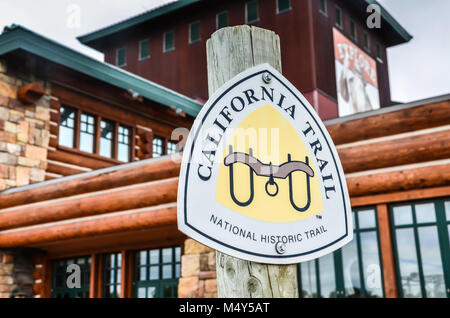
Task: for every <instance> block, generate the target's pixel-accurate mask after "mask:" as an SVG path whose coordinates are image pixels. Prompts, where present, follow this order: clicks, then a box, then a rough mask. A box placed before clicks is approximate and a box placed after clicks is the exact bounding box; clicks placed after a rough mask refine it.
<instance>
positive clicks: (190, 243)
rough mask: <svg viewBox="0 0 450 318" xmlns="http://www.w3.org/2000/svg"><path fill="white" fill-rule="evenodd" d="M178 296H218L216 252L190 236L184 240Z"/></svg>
mask: <svg viewBox="0 0 450 318" xmlns="http://www.w3.org/2000/svg"><path fill="white" fill-rule="evenodd" d="M178 297H180V298H213V297H217V280H216V252H215V250H214V249H212V248H209V247H207V246H204V245H202V244H200V243H198V242H197V241H194V240H193V239H190V238H189V239H187V240H186V241H185V242H184V254H183V256H181V278H180V280H179V283H178Z"/></svg>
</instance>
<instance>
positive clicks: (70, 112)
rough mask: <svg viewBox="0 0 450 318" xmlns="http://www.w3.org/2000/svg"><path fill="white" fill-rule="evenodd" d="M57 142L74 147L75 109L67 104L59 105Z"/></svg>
mask: <svg viewBox="0 0 450 318" xmlns="http://www.w3.org/2000/svg"><path fill="white" fill-rule="evenodd" d="M59 113H60V114H61V119H60V124H59V136H58V143H59V144H60V145H61V146H65V147H70V148H74V147H75V118H76V114H77V111H76V110H75V109H73V108H70V107H67V106H61V108H60V110H59Z"/></svg>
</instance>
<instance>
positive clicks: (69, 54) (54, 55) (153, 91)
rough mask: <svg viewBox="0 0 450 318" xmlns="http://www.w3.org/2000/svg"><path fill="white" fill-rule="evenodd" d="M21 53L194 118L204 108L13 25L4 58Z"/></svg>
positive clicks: (2, 44)
mask: <svg viewBox="0 0 450 318" xmlns="http://www.w3.org/2000/svg"><path fill="white" fill-rule="evenodd" d="M19 49H22V50H24V51H27V52H29V53H31V54H34V55H37V56H40V57H42V58H44V59H46V60H49V61H52V62H54V63H57V64H61V65H63V66H66V67H68V68H70V69H73V70H75V71H78V72H80V73H83V74H86V75H88V76H91V77H93V78H96V79H98V80H100V81H103V82H106V83H108V84H111V85H114V86H117V87H120V88H122V89H124V90H128V89H132V90H133V91H134V92H136V93H138V94H140V95H141V96H143V97H145V98H147V99H149V100H152V101H155V102H157V103H160V104H162V105H165V106H169V107H171V106H175V107H177V108H180V109H182V110H183V111H184V112H185V113H187V114H189V115H191V116H194V117H195V116H197V114H198V112H199V111H200V109H201V108H202V104H201V103H199V102H197V101H195V100H193V99H191V98H189V97H187V96H184V95H182V94H180V93H177V92H175V91H173V90H171V89H168V88H166V87H164V86H161V85H159V84H156V83H154V82H152V81H149V80H147V79H145V78H142V77H140V76H137V75H135V74H133V73H130V72H127V71H125V70H123V69H121V68H118V67H116V66H113V65H110V64H107V63H104V62H101V61H98V60H96V59H94V58H91V57H89V56H87V55H84V54H82V53H80V52H77V51H75V50H73V49H71V48H69V47H67V46H64V45H62V44H60V43H58V42H55V41H53V40H51V39H48V38H46V37H44V36H42V35H39V34H37V33H34V32H33V31H30V30H28V29H26V28H24V27H22V26H20V25H12V26H11V27H9V28H8V31H6V32H3V33H2V34H1V35H0V55H3V54H6V53H9V52H12V51H15V50H19Z"/></svg>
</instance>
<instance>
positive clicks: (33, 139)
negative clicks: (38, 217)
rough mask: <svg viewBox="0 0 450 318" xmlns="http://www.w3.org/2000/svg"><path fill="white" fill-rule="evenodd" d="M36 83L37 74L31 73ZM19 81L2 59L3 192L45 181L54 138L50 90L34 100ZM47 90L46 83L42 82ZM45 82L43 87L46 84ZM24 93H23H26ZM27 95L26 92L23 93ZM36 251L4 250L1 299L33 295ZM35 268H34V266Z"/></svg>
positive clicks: (0, 158) (0, 171)
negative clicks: (13, 293)
mask: <svg viewBox="0 0 450 318" xmlns="http://www.w3.org/2000/svg"><path fill="white" fill-rule="evenodd" d="M30 79H33V81H34V74H30ZM30 82H31V81H30V80H28V81H27V80H26V79H24V77H23V76H22V77H21V78H19V77H18V76H16V75H15V74H14V71H12V70H9V72H8V70H7V65H6V63H5V62H4V61H1V60H0V191H3V190H5V189H9V188H13V187H18V186H24V185H28V184H31V183H36V182H40V181H44V180H45V170H46V168H47V147H48V144H49V139H50V99H51V97H50V88H49V87H47V88H46V89H45V93H44V94H43V96H42V97H40V98H39V96H40V95H38V97H37V98H36V99H32V100H33V102H31V101H30V99H29V98H28V99H27V98H24V97H23V96H25V97H26V95H23V96H22V97H19V96H20V95H21V94H19V92H20V91H21V87H23V86H24V85H27V84H30ZM39 83H40V84H39V86H40V85H42V86H40V87H42V88H44V87H46V86H47V84H46V83H43V82H39ZM42 83H43V84H42ZM22 91H23V90H22ZM23 94H25V93H23ZM32 255H33V252H32V251H31V250H25V249H20V248H18V249H8V250H2V249H1V247H0V297H3V298H5V297H10V295H11V293H12V292H14V291H17V290H18V291H20V293H21V294H23V295H25V296H26V297H31V296H33V287H32V286H33V262H32ZM30 266H31V267H30Z"/></svg>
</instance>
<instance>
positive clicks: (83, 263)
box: [51, 256, 91, 298]
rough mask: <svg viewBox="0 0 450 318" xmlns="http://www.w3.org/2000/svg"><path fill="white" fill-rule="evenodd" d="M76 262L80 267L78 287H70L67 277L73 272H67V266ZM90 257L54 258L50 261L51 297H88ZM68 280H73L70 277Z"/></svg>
mask: <svg viewBox="0 0 450 318" xmlns="http://www.w3.org/2000/svg"><path fill="white" fill-rule="evenodd" d="M72 264H76V265H78V266H79V267H80V283H81V284H80V288H70V287H72V286H68V284H67V283H68V281H67V280H68V278H70V277H69V276H70V275H71V274H73V273H74V271H73V270H70V271H69V272H67V269H68V266H70V265H72ZM90 273H91V258H90V257H89V256H85V257H79V258H68V259H62V260H55V261H53V263H52V289H51V297H52V298H88V297H89V279H90ZM69 282H71V283H72V282H73V280H72V279H70V280H69Z"/></svg>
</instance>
